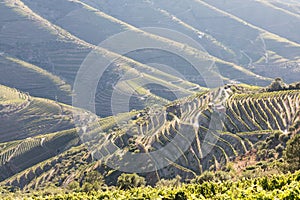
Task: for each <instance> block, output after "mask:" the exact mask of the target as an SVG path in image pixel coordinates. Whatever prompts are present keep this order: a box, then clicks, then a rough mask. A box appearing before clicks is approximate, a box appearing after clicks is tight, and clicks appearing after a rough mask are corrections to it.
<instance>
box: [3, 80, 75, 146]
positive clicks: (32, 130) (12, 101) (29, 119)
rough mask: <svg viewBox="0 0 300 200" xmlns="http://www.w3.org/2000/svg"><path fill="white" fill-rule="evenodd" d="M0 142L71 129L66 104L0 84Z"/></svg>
mask: <svg viewBox="0 0 300 200" xmlns="http://www.w3.org/2000/svg"><path fill="white" fill-rule="evenodd" d="M0 87H1V88H0V89H1V90H0V94H1V102H0V103H1V121H0V125H1V130H0V142H8V141H14V140H20V139H25V138H28V137H33V136H36V135H40V134H45V133H50V132H57V131H60V130H65V129H70V128H73V127H74V125H73V122H72V118H73V116H72V112H71V111H72V110H71V108H70V107H68V106H65V105H63V104H60V103H57V102H55V101H52V100H46V99H41V98H34V97H31V96H29V95H27V94H25V93H23V92H19V91H17V90H16V89H11V88H8V87H6V86H2V85H1V86H0Z"/></svg>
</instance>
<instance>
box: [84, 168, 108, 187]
mask: <svg viewBox="0 0 300 200" xmlns="http://www.w3.org/2000/svg"><path fill="white" fill-rule="evenodd" d="M103 186H105V182H104V178H103V176H102V174H100V173H99V172H98V171H90V172H85V176H84V178H83V181H82V189H83V191H85V192H89V191H93V190H94V191H97V190H101V188H102V187H103Z"/></svg>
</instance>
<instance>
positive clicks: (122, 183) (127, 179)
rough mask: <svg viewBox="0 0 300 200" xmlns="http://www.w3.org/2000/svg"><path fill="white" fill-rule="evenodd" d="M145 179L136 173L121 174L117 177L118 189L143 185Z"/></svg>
mask: <svg viewBox="0 0 300 200" xmlns="http://www.w3.org/2000/svg"><path fill="white" fill-rule="evenodd" d="M145 185H146V181H145V178H144V177H140V176H139V175H137V174H121V175H120V176H119V177H118V181H117V186H118V187H119V188H120V189H123V190H128V189H131V188H134V187H141V186H145Z"/></svg>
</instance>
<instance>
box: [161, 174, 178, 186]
mask: <svg viewBox="0 0 300 200" xmlns="http://www.w3.org/2000/svg"><path fill="white" fill-rule="evenodd" d="M180 181H181V177H180V176H179V175H177V176H176V177H175V178H173V179H170V180H166V179H161V180H160V181H158V182H157V183H156V185H155V187H179V186H180V185H181V182H180Z"/></svg>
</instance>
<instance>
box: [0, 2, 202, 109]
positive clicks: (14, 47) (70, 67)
mask: <svg viewBox="0 0 300 200" xmlns="http://www.w3.org/2000/svg"><path fill="white" fill-rule="evenodd" d="M2 4H3V6H1V8H0V9H1V13H3V15H4V16H6V20H2V22H1V25H2V27H4V28H2V29H1V33H0V34H1V36H2V37H1V39H0V42H1V44H2V45H1V48H3V49H1V50H0V51H3V53H2V54H8V55H11V56H14V57H15V58H18V59H20V58H21V59H22V61H24V62H28V63H31V64H36V65H37V66H39V67H41V68H42V69H44V70H47V71H49V72H52V73H53V74H55V75H57V76H59V77H60V78H62V79H63V80H66V82H67V83H68V84H71V85H72V84H73V82H74V79H75V76H76V73H77V71H78V69H79V67H80V66H81V64H82V62H83V61H84V59H85V58H86V56H87V55H88V54H89V53H90V52H91V51H94V54H97V55H99V57H102V56H103V58H107V59H109V60H116V59H118V60H117V61H118V63H117V64H116V63H112V66H111V67H112V68H114V69H115V70H116V71H117V73H116V74H111V75H109V76H108V77H116V76H118V74H124V73H126V72H127V71H128V68H136V70H139V71H140V72H143V73H147V72H146V71H147V70H148V69H149V67H147V66H145V65H143V64H141V63H138V62H136V61H134V60H132V59H129V58H126V57H122V56H119V55H118V54H115V53H112V52H109V51H107V50H105V49H103V48H99V47H96V46H94V45H92V44H89V43H87V42H85V41H82V40H80V39H78V38H76V37H75V36H73V35H71V34H70V33H68V32H67V31H65V30H63V29H62V28H60V27H58V26H56V25H53V24H51V23H50V22H49V21H47V20H45V19H43V18H41V17H40V16H39V15H37V14H36V13H34V12H32V10H30V9H29V8H28V7H26V6H25V5H24V4H23V3H22V2H21V1H15V3H13V2H10V1H3V2H2ZM14 26H18V27H19V26H23V27H27V28H28V29H26V30H23V31H22V32H20V31H16V30H15V29H14ZM31 37H33V38H34V39H33V40H31ZM12 38H13V39H12ZM24 49H28V51H24ZM118 68H119V69H118ZM148 71H149V70H148ZM150 71H151V74H149V75H148V76H149V77H151V76H153V75H154V76H155V74H159V76H160V77H156V78H159V79H162V80H158V82H159V81H163V82H165V81H169V80H170V81H171V82H173V83H174V84H172V83H169V85H170V84H171V85H174V86H172V87H176V88H178V87H179V88H181V87H183V90H186V91H185V93H186V95H189V94H191V91H189V88H195V87H197V85H196V84H192V83H190V82H188V81H184V80H181V81H179V82H178V83H177V81H178V78H177V77H174V76H171V75H168V74H167V73H163V72H160V71H159V70H150ZM114 72H115V71H114ZM108 77H106V78H108ZM154 78H155V77H154ZM104 82H105V83H106V84H108V85H110V86H109V87H108V88H106V89H108V90H112V86H113V83H114V82H117V80H113V82H107V80H104ZM41 95H42V94H39V95H37V96H41ZM150 95H151V94H150ZM154 96H155V95H154ZM109 102H110V101H109ZM68 103H70V102H68ZM106 115H108V113H106Z"/></svg>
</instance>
